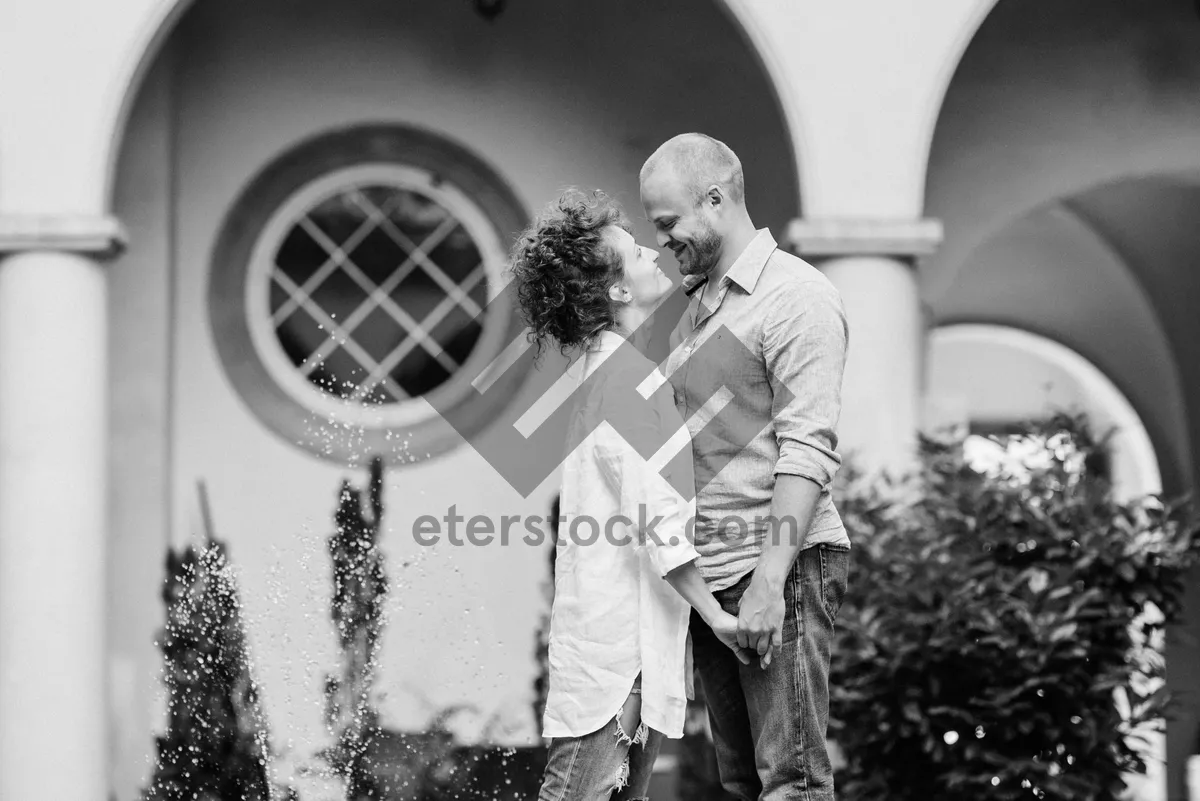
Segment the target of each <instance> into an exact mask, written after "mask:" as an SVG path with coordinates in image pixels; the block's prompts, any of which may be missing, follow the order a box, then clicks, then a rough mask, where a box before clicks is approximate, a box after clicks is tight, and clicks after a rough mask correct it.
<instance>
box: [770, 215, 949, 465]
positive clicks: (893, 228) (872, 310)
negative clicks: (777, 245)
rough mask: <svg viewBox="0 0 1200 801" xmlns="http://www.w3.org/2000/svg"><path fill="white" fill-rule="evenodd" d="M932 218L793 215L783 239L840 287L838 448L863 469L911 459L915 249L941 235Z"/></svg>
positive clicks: (917, 376) (920, 351) (917, 355)
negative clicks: (845, 323) (846, 337)
mask: <svg viewBox="0 0 1200 801" xmlns="http://www.w3.org/2000/svg"><path fill="white" fill-rule="evenodd" d="M941 235H942V232H941V224H940V223H939V222H938V221H936V220H915V221H903V220H900V221H895V220H853V219H852V220H840V219H839V220H809V219H799V220H794V221H793V222H792V224H791V225H790V226H789V228H788V235H787V237H786V239H785V246H787V247H789V248H790V249H791V250H792V251H793V252H795V253H796V254H797V255H799V256H801V257H802V258H804V259H806V260H807V261H809V262H810V263H812V264H814V265H815V266H816V267H818V268H819V269H820V270H821V271H822V272H823V273H825V275H826V276H828V277H829V279H830V280H831V281H833V283H834V285H836V286H837V288H838V291H839V292H840V293H841V296H842V301H843V303H844V304H845V307H846V315H847V317H848V318H849V323H850V349H849V353H848V355H847V360H846V374H845V379H844V381H843V383H842V416H841V421H840V423H839V426H838V432H839V452H841V453H842V454H843V455H845V456H848V457H849V458H851V459H853V460H854V462H855V463H856V464H857V465H859V466H860V467H861V468H863V469H864V470H867V471H869V472H874V471H879V470H883V471H887V472H896V471H901V470H904V469H905V468H907V467H908V466H910V465H911V464H912V459H913V457H914V455H915V453H916V449H915V445H916V433H917V430H918V428H919V427H920V426H921V425H922V414H921V410H922V396H923V384H924V364H925V331H926V327H927V314H926V310H925V307H924V306H923V304H922V302H921V298H920V292H919V286H918V282H917V274H916V267H915V265H916V259H917V257H918V256H921V255H924V254H928V253H931V252H932V251H933V250H934V249H935V248H936V247H937V245H938V244H939V243H940V242H941Z"/></svg>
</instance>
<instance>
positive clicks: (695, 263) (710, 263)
mask: <svg viewBox="0 0 1200 801" xmlns="http://www.w3.org/2000/svg"><path fill="white" fill-rule="evenodd" d="M688 250H689V251H690V254H689V255H690V256H691V258H690V259H689V260H688V263H687V264H686V265H683V266H684V267H685V269H684V272H685V273H686V274H687V275H708V274H709V273H710V272H712V269H713V268H714V267H716V266H717V262H718V261H719V260H720V258H721V235H720V234H718V233H717V232H716V231H714V230H713V229H712V228H709V227H707V226H706V227H705V229H704V231H703V232H702V233H700V234H698V235H697V236H696V237H695V238H694V239H693V240H692V242H691V244H690V245H688Z"/></svg>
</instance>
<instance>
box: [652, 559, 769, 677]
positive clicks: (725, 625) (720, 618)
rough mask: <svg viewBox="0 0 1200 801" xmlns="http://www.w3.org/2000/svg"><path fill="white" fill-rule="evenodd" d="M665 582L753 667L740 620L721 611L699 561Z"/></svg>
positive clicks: (685, 565) (740, 658) (671, 575)
mask: <svg viewBox="0 0 1200 801" xmlns="http://www.w3.org/2000/svg"><path fill="white" fill-rule="evenodd" d="M665 578H666V579H667V582H668V583H669V584H670V585H671V586H672V587H674V588H675V592H677V593H679V594H680V595H682V596H683V599H684V600H685V601H687V602H688V603H689V604H691V605H692V608H693V609H695V610H696V612H697V613H698V614H699V615H700V617H701V619H703V620H704V622H705V623H707V624H708V627H709V628H710V629H712V630H713V634H716V635H717V639H718V640H720V641H721V642H723V643H725V645H727V646H728V647H729V648H730V649H731V650H732V651H733V653H734V654H735V655H736V656H737V658H738V659H739V660H740V661H741V663H742V664H743V665H748V664H750V652H749V651H747V650H745V649H744V648H742V647H741V646H740V645H738V641H737V625H738V619H737V618H736V617H734V616H733V615H731V614H729V613H728V612H726V611H725V610H724V609H722V608H721V604H720V603H718V601H717V599H716V598H715V597H713V594H712V591H711V590H710V589H709V588H708V584H706V583H705V581H704V577H703V576H701V575H700V569H699V568H697V567H696V562H695V560H692V561H691V562H688V563H686V564H683V565H680V566H679V567H677V568H675V569H674V570H672V571H671V572H670V573H668V574H667V575H666V577H665Z"/></svg>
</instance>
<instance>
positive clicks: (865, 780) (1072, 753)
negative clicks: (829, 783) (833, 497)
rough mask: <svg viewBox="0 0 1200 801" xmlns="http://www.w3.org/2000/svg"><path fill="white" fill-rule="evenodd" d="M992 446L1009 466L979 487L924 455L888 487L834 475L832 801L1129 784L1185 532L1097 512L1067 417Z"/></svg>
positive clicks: (1157, 512)
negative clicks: (837, 567) (837, 513)
mask: <svg viewBox="0 0 1200 801" xmlns="http://www.w3.org/2000/svg"><path fill="white" fill-rule="evenodd" d="M1007 444H1008V445H1009V450H1010V452H1013V451H1017V450H1020V451H1021V455H1020V458H1016V459H1010V460H1009V462H1008V463H1007V464H1000V465H998V466H997V467H996V468H995V469H993V470H991V471H990V472H980V471H978V470H976V469H973V468H972V467H971V466H970V465H969V464H968V462H967V459H966V458H965V456H964V450H963V444H962V443H961V442H956V443H950V444H946V443H935V442H931V441H926V442H925V443H924V444H923V458H922V462H921V470H920V472H919V475H917V476H915V477H913V478H912V480H911V481H909V482H907V483H903V484H895V485H891V486H883V487H880V486H879V485H876V486H875V487H864V486H862V485H861V483H856V482H859V481H861V477H856V476H854V475H853V474H852V473H850V472H849V471H847V475H846V478H847V479H848V481H847V482H846V485H845V486H844V487H843V489H842V491H841V492H840V493H839V495H838V498H839V507H840V509H841V511H842V515H843V518H844V519H845V522H846V525H847V528H849V529H850V536H851V539H852V540H853V541H854V550H853V560H854V561H853V565H852V573H851V588H850V593H849V595H848V597H847V599H846V602H845V604H844V605H843V607H842V611H841V613H840V614H839V617H838V635H837V640H836V642H835V646H834V662H833V668H832V676H831V681H830V684H831V692H832V699H831V721H830V736H831V737H832V738H834V739H835V740H836V741H837V742H838V743H839V745H840V746H841V748H842V749H843V750H844V752H845V754H846V758H847V763H848V764H847V765H846V766H845V767H844V769H843V770H841V771H839V776H838V789H839V793H840V795H841V797H842V798H844V799H853V801H874V800H875V799H879V800H880V801H882V800H883V799H888V801H897V800H898V799H928V798H936V799H947V800H948V801H955V800H956V799H964V801H965V800H966V799H970V800H971V801H974V800H975V799H979V798H987V799H996V800H1003V799H1018V798H1020V799H1028V798H1038V799H1052V800H1053V801H1059V800H1060V799H1061V801H1068V800H1069V801H1086V800H1094V801H1109V800H1110V799H1116V798H1118V797H1119V794H1120V793H1121V791H1122V790H1123V788H1124V782H1123V780H1122V774H1124V773H1127V772H1134V771H1139V772H1140V771H1142V770H1144V764H1143V763H1142V760H1141V758H1140V756H1139V754H1138V751H1137V749H1136V748H1135V745H1136V743H1132V742H1130V741H1129V740H1130V739H1131V737H1130V735H1131V733H1132V731H1133V730H1134V729H1135V728H1138V727H1139V726H1143V725H1144V724H1147V723H1149V722H1152V721H1155V720H1157V719H1160V718H1161V717H1162V716H1163V714H1164V710H1165V709H1166V704H1167V698H1166V695H1165V693H1164V691H1163V690H1162V688H1161V684H1162V677H1163V663H1162V660H1161V658H1156V657H1155V653H1154V648H1153V647H1152V646H1154V645H1155V642H1156V641H1160V640H1161V635H1162V629H1163V625H1164V622H1170V621H1172V620H1174V619H1175V618H1176V616H1177V614H1178V612H1179V610H1180V598H1181V592H1182V589H1183V584H1182V582H1183V579H1184V576H1185V572H1186V570H1187V569H1188V568H1189V567H1190V566H1191V565H1193V564H1194V563H1195V561H1196V558H1197V538H1196V526H1195V524H1194V522H1193V518H1192V517H1191V514H1190V511H1189V509H1188V507H1186V506H1184V505H1181V504H1180V505H1175V504H1167V503H1164V502H1162V501H1161V500H1160V499H1158V498H1155V497H1148V498H1144V499H1139V500H1136V501H1133V502H1129V503H1118V502H1117V501H1116V500H1114V498H1113V494H1112V491H1111V487H1110V486H1109V485H1108V483H1107V481H1106V480H1105V478H1104V477H1103V476H1101V475H1097V473H1096V471H1094V470H1091V469H1089V467H1090V466H1091V465H1093V464H1095V463H1096V462H1097V460H1098V457H1099V456H1100V455H1101V454H1102V453H1103V449H1104V443H1103V442H1100V441H1097V440H1096V439H1095V438H1094V437H1093V436H1092V434H1091V433H1090V432H1089V430H1088V428H1087V426H1086V424H1085V423H1084V422H1083V421H1082V420H1081V419H1078V418H1072V417H1067V416H1060V417H1057V418H1055V419H1053V420H1050V421H1048V422H1046V423H1044V424H1041V425H1034V426H1032V427H1031V428H1030V429H1029V431H1028V433H1027V434H1025V435H1023V436H1018V437H1016V438H1015V439H1014V440H1012V441H1010V442H1008V443H1007ZM1147 610H1149V611H1150V612H1151V614H1149V615H1146V614H1144V612H1146V611H1147ZM1155 610H1157V612H1158V613H1160V614H1157V615H1155V614H1153V612H1155ZM1156 687H1157V689H1156ZM1123 707H1124V709H1123Z"/></svg>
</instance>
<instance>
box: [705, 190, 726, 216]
mask: <svg viewBox="0 0 1200 801" xmlns="http://www.w3.org/2000/svg"><path fill="white" fill-rule="evenodd" d="M704 200H705V201H706V202H707V203H708V205H710V206H712V208H713V209H714V210H715V209H718V208H720V206H721V204H722V203H724V202H725V192H724V190H722V189H721V185H720V184H710V185H709V187H708V189H705V190H704Z"/></svg>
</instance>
